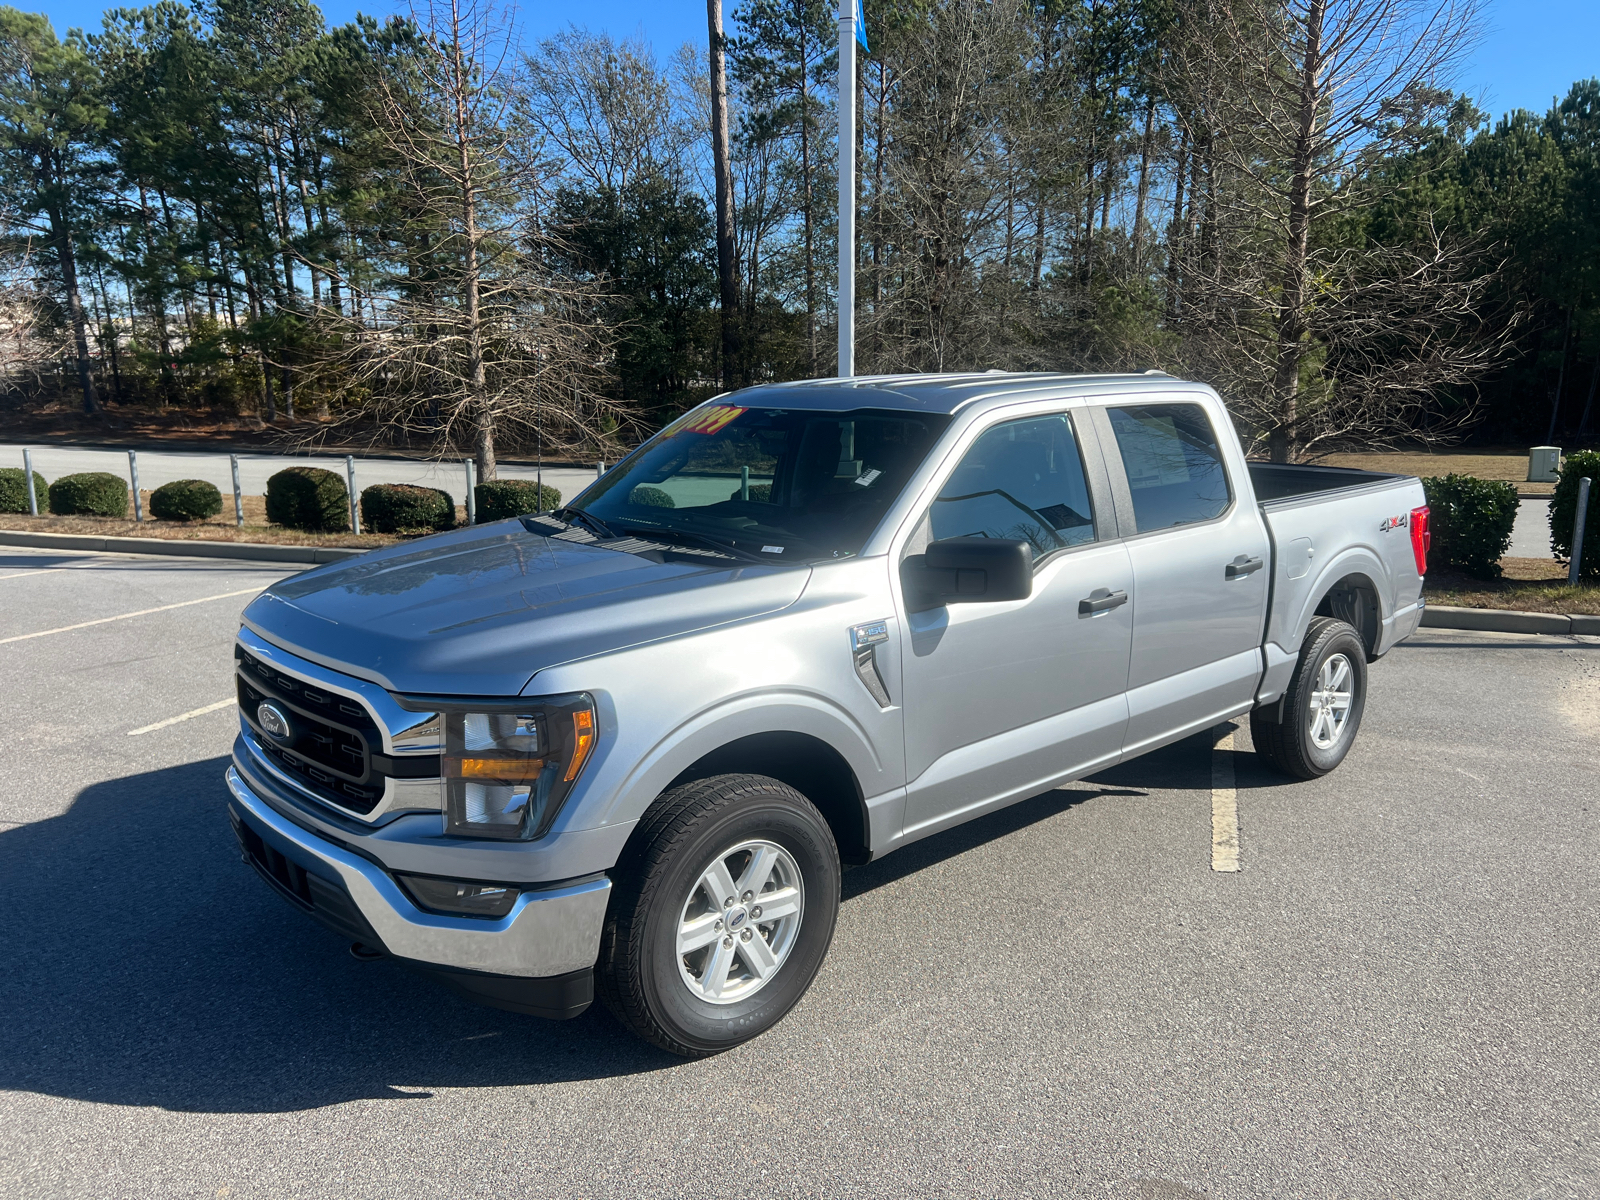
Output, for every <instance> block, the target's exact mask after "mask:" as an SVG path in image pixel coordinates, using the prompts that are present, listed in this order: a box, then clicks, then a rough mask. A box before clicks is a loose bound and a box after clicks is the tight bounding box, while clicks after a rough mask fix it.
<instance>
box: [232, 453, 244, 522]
mask: <svg viewBox="0 0 1600 1200" xmlns="http://www.w3.org/2000/svg"><path fill="white" fill-rule="evenodd" d="M228 465H229V466H230V467H232V468H233V523H234V524H235V525H237V526H238V527H239V528H240V529H243V528H244V489H243V488H241V487H240V486H239V456H238V455H237V454H230V455H228Z"/></svg>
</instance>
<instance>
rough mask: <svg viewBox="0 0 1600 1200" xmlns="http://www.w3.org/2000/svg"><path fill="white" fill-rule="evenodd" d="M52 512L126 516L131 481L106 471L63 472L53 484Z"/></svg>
mask: <svg viewBox="0 0 1600 1200" xmlns="http://www.w3.org/2000/svg"><path fill="white" fill-rule="evenodd" d="M24 503H26V497H24ZM50 511H51V512H53V513H55V514H56V516H58V517H71V516H89V517H126V516H127V515H128V481H127V480H125V479H123V478H122V477H121V476H118V475H112V474H109V473H108V472H106V471H86V472H84V473H83V474H81V475H63V476H62V477H61V478H60V479H58V480H56V481H55V482H54V483H52V484H51V485H50Z"/></svg>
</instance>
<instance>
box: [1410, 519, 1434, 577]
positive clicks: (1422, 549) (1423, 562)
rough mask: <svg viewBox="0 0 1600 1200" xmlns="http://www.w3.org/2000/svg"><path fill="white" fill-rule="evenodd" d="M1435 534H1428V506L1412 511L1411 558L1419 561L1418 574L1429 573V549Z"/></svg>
mask: <svg viewBox="0 0 1600 1200" xmlns="http://www.w3.org/2000/svg"><path fill="white" fill-rule="evenodd" d="M1432 542H1433V534H1431V533H1429V532H1428V506H1427V505H1426V504H1424V505H1423V506H1422V507H1421V508H1413V509H1412V510H1411V556H1412V557H1413V558H1415V559H1416V560H1417V574H1418V575H1426V574H1427V573H1428V547H1429V545H1431V544H1432Z"/></svg>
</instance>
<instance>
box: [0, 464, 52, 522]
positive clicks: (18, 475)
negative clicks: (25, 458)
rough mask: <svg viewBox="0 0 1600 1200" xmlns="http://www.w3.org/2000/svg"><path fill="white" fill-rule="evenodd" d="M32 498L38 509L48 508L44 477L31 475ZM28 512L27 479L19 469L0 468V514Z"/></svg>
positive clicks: (47, 490)
mask: <svg viewBox="0 0 1600 1200" xmlns="http://www.w3.org/2000/svg"><path fill="white" fill-rule="evenodd" d="M33 498H34V499H35V500H37V501H38V502H39V507H40V509H47V508H49V506H50V488H49V485H48V484H46V483H45V481H44V476H43V475H41V474H39V472H37V471H35V472H34V473H33ZM27 511H28V477H27V475H26V474H25V473H24V472H23V470H22V468H21V467H4V468H0V513H25V512H27Z"/></svg>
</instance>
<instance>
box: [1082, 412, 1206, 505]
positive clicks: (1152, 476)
mask: <svg viewBox="0 0 1600 1200" xmlns="http://www.w3.org/2000/svg"><path fill="white" fill-rule="evenodd" d="M1107 416H1109V417H1110V418H1111V428H1112V430H1113V431H1114V432H1115V433H1116V435H1117V449H1118V450H1119V451H1121V453H1122V465H1123V467H1124V468H1126V470H1127V474H1128V490H1129V491H1130V492H1131V493H1132V495H1133V516H1134V521H1135V522H1136V523H1137V525H1138V528H1139V532H1140V533H1148V532H1150V531H1151V530H1152V529H1170V528H1171V527H1172V526H1174V525H1188V524H1192V523H1193V522H1195V521H1209V520H1211V518H1213V517H1219V516H1221V515H1222V514H1223V513H1224V512H1225V511H1227V508H1228V501H1229V498H1230V497H1229V493H1228V472H1227V470H1226V469H1225V468H1224V467H1223V465H1222V450H1221V448H1220V447H1219V446H1218V445H1217V435H1216V434H1215V433H1214V432H1213V431H1212V429H1211V422H1210V421H1208V420H1207V419H1206V414H1205V410H1204V409H1203V408H1201V407H1200V406H1199V405H1198V404H1149V405H1142V406H1140V407H1138V408H1112V409H1108V410H1107Z"/></svg>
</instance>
